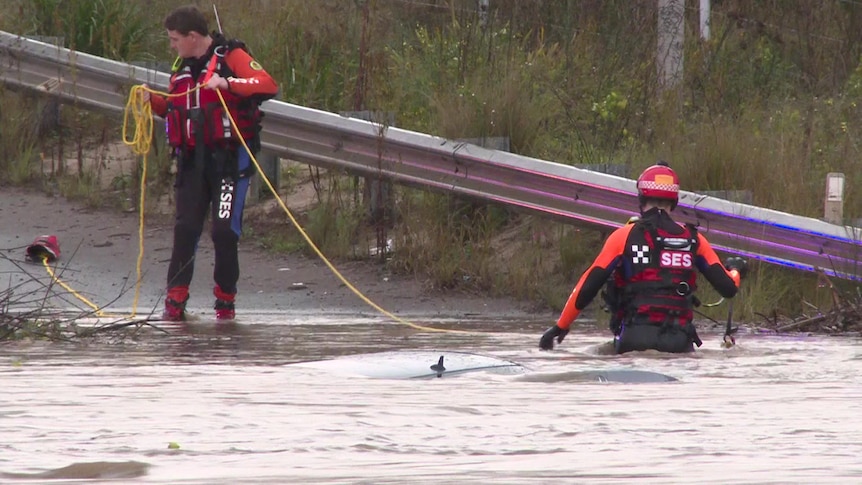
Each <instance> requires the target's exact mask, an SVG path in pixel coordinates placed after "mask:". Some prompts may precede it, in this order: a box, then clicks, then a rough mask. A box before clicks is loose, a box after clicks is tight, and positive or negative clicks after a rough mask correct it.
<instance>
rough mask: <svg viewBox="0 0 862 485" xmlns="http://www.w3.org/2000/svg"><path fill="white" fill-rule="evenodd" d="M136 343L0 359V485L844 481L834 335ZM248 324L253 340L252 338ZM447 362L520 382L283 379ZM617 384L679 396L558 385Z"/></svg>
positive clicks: (579, 333) (515, 333) (333, 324)
mask: <svg viewBox="0 0 862 485" xmlns="http://www.w3.org/2000/svg"><path fill="white" fill-rule="evenodd" d="M243 317H244V323H242V324H235V325H228V326H220V327H216V326H215V325H214V324H211V323H204V322H200V323H194V324H190V325H161V326H160V327H159V328H160V329H161V330H156V329H144V330H142V331H141V333H140V334H139V335H137V336H136V337H135V338H133V339H129V338H127V339H123V340H119V339H117V341H111V340H113V339H107V340H108V341H101V342H97V343H75V344H70V343H46V342H15V343H3V344H0V386H2V390H0V482H2V483H14V484H17V483H27V484H32V483H88V482H90V481H92V482H94V483H95V482H97V483H171V484H239V483H242V484H251V483H267V484H268V483H272V484H316V483H339V484H341V483H346V484H353V483H356V484H402V483H411V484H424V483H429V484H487V483H495V484H535V483H555V484H558V483H623V482H626V483H629V482H635V483H656V484H659V483H660V484H670V483H680V484H683V483H686V484H687V483H714V484H726V483H746V484H761V483H762V484H766V483H836V484H846V483H858V482H859V481H860V480H862V458H860V457H862V438H860V437H862V351H860V348H862V347H860V343H862V342H860V340H859V339H857V338H851V337H842V338H834V337H823V336H800V335H796V336H775V335H758V334H743V335H740V336H739V339H738V345H737V346H736V347H734V348H732V349H721V348H720V345H719V343H720V337H721V336H720V334H717V333H714V334H705V335H702V337H703V338H704V346H703V347H702V348H701V349H700V350H699V351H698V352H697V353H696V354H695V355H690V356H679V355H676V356H671V355H661V354H656V353H651V352H645V353H634V354H628V355H624V356H614V355H607V354H606V353H605V352H604V351H603V349H604V348H605V344H606V343H607V340H608V334H607V333H605V332H599V331H597V330H595V329H579V330H576V331H573V332H572V334H570V335H569V337H568V338H567V340H566V341H565V343H564V344H563V345H562V346H560V347H559V348H558V350H557V351H554V352H542V351H539V350H538V349H537V343H538V337H539V335H540V334H541V332H542V331H543V330H544V328H545V327H546V326H547V322H525V321H517V320H499V321H494V322H488V321H479V320H476V321H464V320H459V321H445V320H439V321H426V322H422V323H424V324H428V325H433V326H438V327H447V328H458V329H462V330H464V329H466V330H470V331H473V332H472V333H469V334H455V333H432V332H417V331H415V330H413V329H411V328H409V327H406V326H404V325H401V324H398V323H391V322H388V321H386V320H384V319H378V318H372V317H369V318H356V317H351V316H345V315H330V316H321V315H293V316H290V317H284V316H283V315H275V314H260V315H252V316H246V315H244V316H243ZM250 322H254V323H250ZM423 349H429V350H435V351H440V350H441V349H443V350H457V351H466V352H476V353H480V354H483V355H489V356H494V357H499V358H501V359H505V360H510V361H514V362H517V363H520V364H522V365H523V366H524V369H525V370H524V372H523V373H521V374H497V373H493V372H487V371H482V372H475V373H466V374H462V375H459V376H457V377H447V378H443V379H436V378H431V379H381V378H371V377H362V376H356V375H350V374H349V373H336V372H327V371H324V370H321V369H314V368H308V367H302V366H293V365H290V364H292V363H297V362H303V361H310V360H318V359H330V358H334V357H339V356H349V355H353V354H367V353H374V352H382V351H395V350H423ZM608 369H610V370H617V369H631V370H641V371H650V372H657V373H662V374H666V375H669V376H672V377H675V378H677V379H678V381H676V382H662V383H638V384H633V383H618V382H597V381H588V380H587V381H585V380H584V379H580V378H575V377H574V376H578V375H580V374H579V373H581V372H583V371H591V370H608Z"/></svg>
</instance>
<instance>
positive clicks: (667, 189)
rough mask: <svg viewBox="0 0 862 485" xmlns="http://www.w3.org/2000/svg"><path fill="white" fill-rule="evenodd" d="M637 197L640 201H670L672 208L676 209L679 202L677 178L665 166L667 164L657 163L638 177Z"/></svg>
mask: <svg viewBox="0 0 862 485" xmlns="http://www.w3.org/2000/svg"><path fill="white" fill-rule="evenodd" d="M638 197H640V198H641V200H643V199H664V200H670V201H672V202H673V206H672V208H676V204H677V202H678V201H679V177H677V176H676V173H675V172H674V171H673V170H671V168H670V167H668V166H667V162H658V163H657V164H655V165H653V166H651V167H649V168H647V169H646V170H644V171H643V173H642V174H641V176H640V177H638Z"/></svg>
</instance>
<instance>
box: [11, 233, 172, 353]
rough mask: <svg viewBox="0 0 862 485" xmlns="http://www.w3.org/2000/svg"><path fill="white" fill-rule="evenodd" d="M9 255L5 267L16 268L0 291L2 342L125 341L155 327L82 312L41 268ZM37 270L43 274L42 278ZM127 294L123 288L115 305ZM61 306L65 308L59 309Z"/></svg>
mask: <svg viewBox="0 0 862 485" xmlns="http://www.w3.org/2000/svg"><path fill="white" fill-rule="evenodd" d="M9 251H10V250H4V251H0V262H3V263H6V264H4V266H6V267H10V268H12V267H14V269H12V270H10V271H8V272H7V274H6V275H4V276H5V278H4V279H7V285H6V289H4V290H2V291H0V342H4V341H13V340H22V339H35V340H48V341H52V342H71V341H77V340H81V339H85V338H93V337H97V336H104V335H108V334H110V335H111V336H113V337H120V338H125V337H132V336H134V335H135V333H136V332H137V331H139V330H140V329H141V328H143V327H145V326H149V327H153V325H152V324H151V323H150V322H148V319H147V318H146V317H145V318H140V319H131V320H130V319H128V318H125V317H119V316H113V317H105V316H103V315H102V312H101V310H100V309H99V310H97V309H92V308H83V307H82V306H81V305H80V302H79V301H77V300H76V299H75V298H73V295H72V294H70V293H69V292H68V291H66V290H65V289H63V288H62V286H61V285H59V284H57V281H56V280H55V279H54V278H51V277H50V275H48V274H47V273H46V272H44V270H42V268H41V267H40V266H35V265H33V266H32V269H31V268H28V267H27V266H30V264H29V263H22V262H21V261H17V260H14V259H12V258H10V257H9V256H8V255H7V254H6V253H7V252H9ZM37 268H38V270H42V271H43V273H44V274H41V275H40V274H39V273H38V270H36V269H37ZM63 270H65V268H59V276H58V277H60V278H61V277H62V271H63ZM128 290H129V289H128V288H122V289H121V291H120V294H119V295H118V296H117V298H116V299H114V300H113V301H116V300H117V299H119V298H120V297H121V296H122V295H123V294H124V293H125V292H126V291H128ZM58 302H59V303H61V304H62V305H64V307H65V308H58V307H56V306H55V305H56V303H58ZM112 303H113V302H112ZM70 307H71V308H70ZM94 317H98V319H97V320H96V323H94V324H92V325H82V324H81V323H80V322H81V321H82V320H85V319H93V318H94ZM103 320H104V321H103ZM153 328H156V329H158V327H153ZM158 330H161V329H158Z"/></svg>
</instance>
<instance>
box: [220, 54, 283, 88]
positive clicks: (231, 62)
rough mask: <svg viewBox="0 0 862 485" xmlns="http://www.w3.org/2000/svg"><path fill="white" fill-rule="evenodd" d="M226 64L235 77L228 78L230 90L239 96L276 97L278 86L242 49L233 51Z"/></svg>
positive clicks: (227, 57) (228, 55)
mask: <svg viewBox="0 0 862 485" xmlns="http://www.w3.org/2000/svg"><path fill="white" fill-rule="evenodd" d="M225 63H226V64H227V65H228V67H230V70H231V71H233V73H234V75H233V76H231V77H229V78H227V82H228V90H229V91H230V92H232V93H233V94H236V95H237V96H242V97H246V96H254V95H262V96H275V95H276V94H278V84H276V82H275V80H274V79H273V78H272V76H270V75H269V73H267V72H266V71H265V70H264V69H263V67H262V66H261V65H260V64H259V63H258V62H257V61H256V60H254V58H252V57H251V56H250V55H248V52H246V51H244V50H242V49H233V50H231V51H230V52H228V54H227V56H226V57H225Z"/></svg>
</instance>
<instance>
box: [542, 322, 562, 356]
mask: <svg viewBox="0 0 862 485" xmlns="http://www.w3.org/2000/svg"><path fill="white" fill-rule="evenodd" d="M568 333H569V330H568V329H566V330H563V329H562V328H560V327H558V326H556V325H554V326H553V327H551V328H549V329H547V330H545V333H543V334H542V338H541V339H540V340H539V348H540V349H542V350H554V338H556V339H557V343H558V344H559V343H562V342H563V339H564V338H566V335H568Z"/></svg>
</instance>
